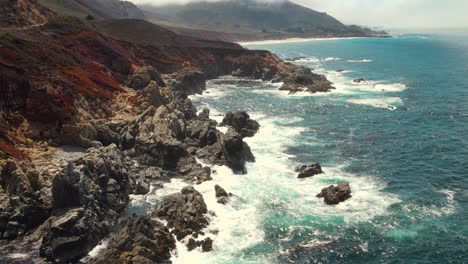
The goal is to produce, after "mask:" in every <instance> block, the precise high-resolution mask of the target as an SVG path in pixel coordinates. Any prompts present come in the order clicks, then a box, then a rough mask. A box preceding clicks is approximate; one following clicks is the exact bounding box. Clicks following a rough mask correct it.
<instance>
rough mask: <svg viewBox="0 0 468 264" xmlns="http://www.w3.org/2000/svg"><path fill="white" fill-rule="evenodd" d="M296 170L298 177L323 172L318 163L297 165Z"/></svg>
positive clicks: (306, 176)
mask: <svg viewBox="0 0 468 264" xmlns="http://www.w3.org/2000/svg"><path fill="white" fill-rule="evenodd" d="M296 172H298V173H299V174H298V175H297V177H298V178H308V177H312V176H314V175H317V174H321V173H323V171H322V167H321V166H320V164H319V163H314V164H310V165H301V166H297V167H296Z"/></svg>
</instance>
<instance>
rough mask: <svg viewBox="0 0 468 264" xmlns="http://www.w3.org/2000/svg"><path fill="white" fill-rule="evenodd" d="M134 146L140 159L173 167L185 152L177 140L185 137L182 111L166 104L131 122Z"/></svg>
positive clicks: (147, 163) (164, 166) (184, 121)
mask: <svg viewBox="0 0 468 264" xmlns="http://www.w3.org/2000/svg"><path fill="white" fill-rule="evenodd" d="M133 125H134V128H133V130H135V131H136V132H135V135H136V136H135V146H134V150H135V152H136V153H137V155H136V156H137V158H138V159H139V161H140V162H142V163H143V164H146V165H150V166H159V167H161V168H163V169H171V170H174V169H176V167H177V163H178V161H179V159H180V158H182V157H186V156H187V155H188V152H187V150H186V147H185V146H184V145H183V144H182V142H180V140H182V139H184V138H185V137H186V120H185V118H184V115H183V113H181V112H179V111H171V110H170V109H168V108H167V107H166V106H160V107H158V108H157V109H154V108H152V107H150V108H149V109H148V110H147V111H146V112H145V113H143V114H142V115H141V117H139V118H137V119H136V120H135V121H134V124H133Z"/></svg>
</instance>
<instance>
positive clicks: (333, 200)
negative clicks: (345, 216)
mask: <svg viewBox="0 0 468 264" xmlns="http://www.w3.org/2000/svg"><path fill="white" fill-rule="evenodd" d="M317 197H319V198H324V199H323V200H324V202H325V203H326V204H339V203H341V202H344V201H346V200H348V199H349V198H351V187H350V186H349V183H348V182H345V181H342V182H340V183H338V185H337V186H334V185H331V186H328V187H327V188H323V189H322V191H321V192H320V193H319V194H317Z"/></svg>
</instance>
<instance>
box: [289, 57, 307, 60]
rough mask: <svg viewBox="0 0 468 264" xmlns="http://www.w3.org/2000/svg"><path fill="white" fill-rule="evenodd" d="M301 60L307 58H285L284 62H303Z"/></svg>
mask: <svg viewBox="0 0 468 264" xmlns="http://www.w3.org/2000/svg"><path fill="white" fill-rule="evenodd" d="M303 59H307V57H294V58H286V59H285V61H298V60H303Z"/></svg>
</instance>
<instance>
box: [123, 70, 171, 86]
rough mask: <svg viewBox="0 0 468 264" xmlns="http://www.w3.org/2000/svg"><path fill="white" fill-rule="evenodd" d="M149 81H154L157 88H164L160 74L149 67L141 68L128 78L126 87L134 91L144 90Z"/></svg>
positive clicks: (164, 84)
mask: <svg viewBox="0 0 468 264" xmlns="http://www.w3.org/2000/svg"><path fill="white" fill-rule="evenodd" d="M151 81H155V82H156V83H157V85H158V86H162V87H164V86H166V83H165V82H164V80H163V79H162V77H161V74H159V72H158V71H156V70H155V69H154V68H153V67H151V66H146V67H142V68H140V69H139V70H138V71H137V72H135V74H134V75H132V76H131V77H130V79H129V81H128V86H129V87H131V88H133V89H135V90H141V89H144V88H146V87H147V86H148V85H149V84H150V83H151Z"/></svg>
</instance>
